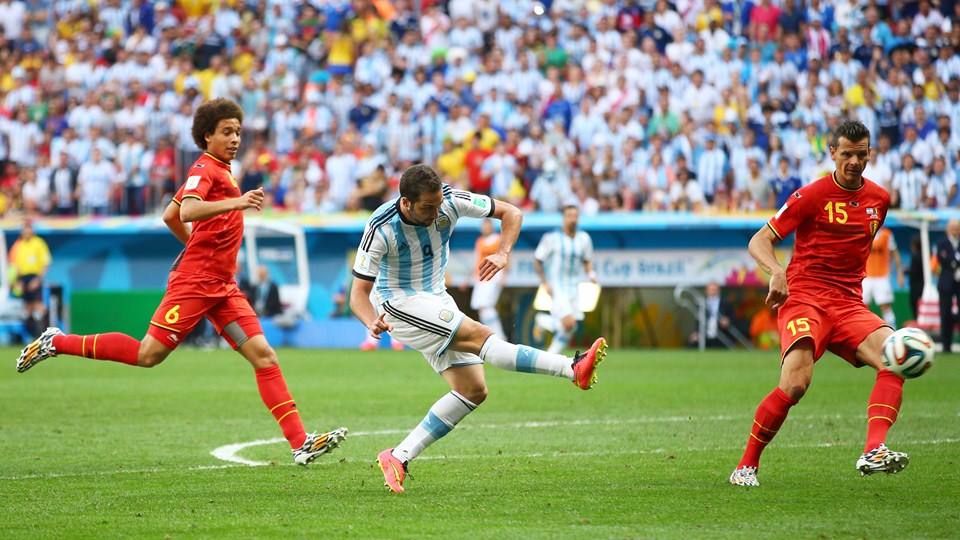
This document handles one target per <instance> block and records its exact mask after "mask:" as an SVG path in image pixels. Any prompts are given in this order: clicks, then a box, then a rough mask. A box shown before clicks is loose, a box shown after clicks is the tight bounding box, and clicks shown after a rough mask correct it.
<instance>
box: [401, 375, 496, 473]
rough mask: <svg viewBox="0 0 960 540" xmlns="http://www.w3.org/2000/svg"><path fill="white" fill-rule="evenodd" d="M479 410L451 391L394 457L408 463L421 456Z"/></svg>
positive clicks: (411, 433)
mask: <svg viewBox="0 0 960 540" xmlns="http://www.w3.org/2000/svg"><path fill="white" fill-rule="evenodd" d="M476 408H477V405H476V404H474V403H472V402H471V401H470V400H468V399H467V398H465V397H463V396H462V395H460V394H459V393H457V392H456V391H453V390H451V391H450V392H448V393H446V394H444V396H443V397H442V398H440V399H438V400H437V402H436V403H434V404H433V406H432V407H430V410H429V411H428V412H427V416H425V417H424V418H423V420H421V421H420V423H419V424H418V425H417V427H415V428H413V431H411V432H410V434H409V435H407V438H406V439H404V440H403V441H402V442H401V443H400V444H398V445H397V447H396V448H394V449H393V457H395V458H397V459H399V460H400V461H403V462H407V461H410V460H411V459H414V458H415V457H417V456H419V455H420V452H423V449H424V448H426V447H428V446H430V445H431V444H433V443H434V442H435V441H436V440H437V439H440V438H441V437H443V436H444V435H446V434H447V433H450V430H452V429H453V427H454V426H456V425H457V424H458V423H459V422H460V421H461V420H463V418H464V417H465V416H467V415H468V414H470V412H471V411H473V410H474V409H476Z"/></svg>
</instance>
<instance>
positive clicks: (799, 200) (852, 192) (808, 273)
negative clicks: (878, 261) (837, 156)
mask: <svg viewBox="0 0 960 540" xmlns="http://www.w3.org/2000/svg"><path fill="white" fill-rule="evenodd" d="M889 206H890V194H889V193H887V190H885V189H884V188H883V187H881V186H880V185H878V184H875V183H874V182H871V181H870V180H867V179H866V178H864V179H863V185H862V186H860V188H859V189H847V188H845V187H843V186H841V185H840V184H839V183H837V181H836V180H835V179H834V177H833V174H829V175H827V176H824V177H823V178H820V179H818V180H814V181H813V182H811V183H810V184H808V185H806V186H804V187H802V188H800V189H798V190H797V191H796V192H795V193H794V194H793V196H791V197H790V199H788V200H787V202H786V203H784V205H783V206H782V207H781V208H780V210H779V211H778V212H777V214H776V215H775V216H773V219H771V220H770V221H769V222H768V223H767V226H769V227H770V229H771V230H772V231H773V232H774V234H776V235H777V237H779V238H780V239H781V240H782V239H784V238H786V237H787V236H789V235H790V233H792V232H794V231H796V233H797V234H796V238H795V239H794V248H793V257H792V258H791V259H790V265H789V266H787V287H788V289H789V292H790V294H791V295H793V294H805V295H813V296H821V297H829V298H838V297H839V298H843V299H849V300H856V301H857V302H860V301H862V300H861V289H862V285H861V283H862V282H863V277H864V275H865V273H866V272H865V270H866V266H867V257H869V256H870V248H871V246H872V244H873V236H874V235H875V234H876V233H877V231H878V230H879V229H880V227H881V226H882V225H883V220H884V219H885V218H886V217H887V208H889Z"/></svg>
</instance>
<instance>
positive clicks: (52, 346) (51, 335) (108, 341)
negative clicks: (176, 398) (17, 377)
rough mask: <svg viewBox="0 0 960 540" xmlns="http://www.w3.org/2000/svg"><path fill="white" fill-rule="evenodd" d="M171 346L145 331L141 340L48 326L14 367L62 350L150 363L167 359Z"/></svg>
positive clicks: (135, 363)
mask: <svg viewBox="0 0 960 540" xmlns="http://www.w3.org/2000/svg"><path fill="white" fill-rule="evenodd" d="M171 352H172V349H170V348H168V347H167V346H165V345H164V344H163V343H161V342H160V341H158V340H157V339H156V338H154V337H153V336H151V335H150V334H147V335H146V336H144V338H143V340H142V341H137V339H136V338H133V337H130V336H128V335H126V334H121V333H119V332H109V333H106V334H91V335H86V336H79V335H75V334H64V333H63V332H61V331H60V329H59V328H47V329H46V330H45V331H44V332H43V333H42V334H40V337H38V338H37V339H35V340H34V341H33V342H32V343H30V344H29V345H27V346H26V347H24V348H23V350H22V351H21V352H20V358H19V360H17V371H19V372H21V373H23V372H24V371H27V370H28V369H30V368H32V367H33V366H35V365H36V364H37V363H39V362H41V361H43V360H46V359H47V358H52V357H54V356H59V355H62V354H66V355H71V356H82V357H84V358H90V359H93V360H108V361H111V362H120V363H122V364H127V365H130V366H140V367H153V366H155V365H157V364H159V363H161V362H163V361H164V359H166V357H167V356H168V355H169V354H170V353H171Z"/></svg>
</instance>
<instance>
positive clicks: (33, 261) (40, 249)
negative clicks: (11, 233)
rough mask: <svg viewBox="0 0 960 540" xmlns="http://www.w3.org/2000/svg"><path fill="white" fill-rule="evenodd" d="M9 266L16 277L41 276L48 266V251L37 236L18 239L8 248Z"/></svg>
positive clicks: (44, 243)
mask: <svg viewBox="0 0 960 540" xmlns="http://www.w3.org/2000/svg"><path fill="white" fill-rule="evenodd" d="M10 266H12V267H13V269H14V270H15V271H16V272H17V276H30V275H42V274H44V273H45V272H46V271H47V267H48V266H50V249H49V248H47V243H46V242H44V241H43V238H40V237H39V236H31V237H30V238H20V239H19V240H17V241H16V242H14V243H13V247H12V248H10Z"/></svg>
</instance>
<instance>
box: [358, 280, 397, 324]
mask: <svg viewBox="0 0 960 540" xmlns="http://www.w3.org/2000/svg"><path fill="white" fill-rule="evenodd" d="M372 290H373V282H372V281H369V280H366V279H361V278H355V279H354V280H353V286H352V287H351V288H350V310H351V311H353V314H354V315H356V316H357V318H358V319H360V322H362V323H363V325H364V326H366V327H367V330H368V331H369V332H370V335H371V336H373V337H375V338H377V339H380V334H382V333H384V332H389V331H391V330H393V327H392V326H390V325H389V324H387V322H386V321H384V317H385V316H386V313H384V314H383V315H380V316H379V317H378V316H377V310H376V309H374V307H373V304H372V303H370V291H372Z"/></svg>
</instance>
